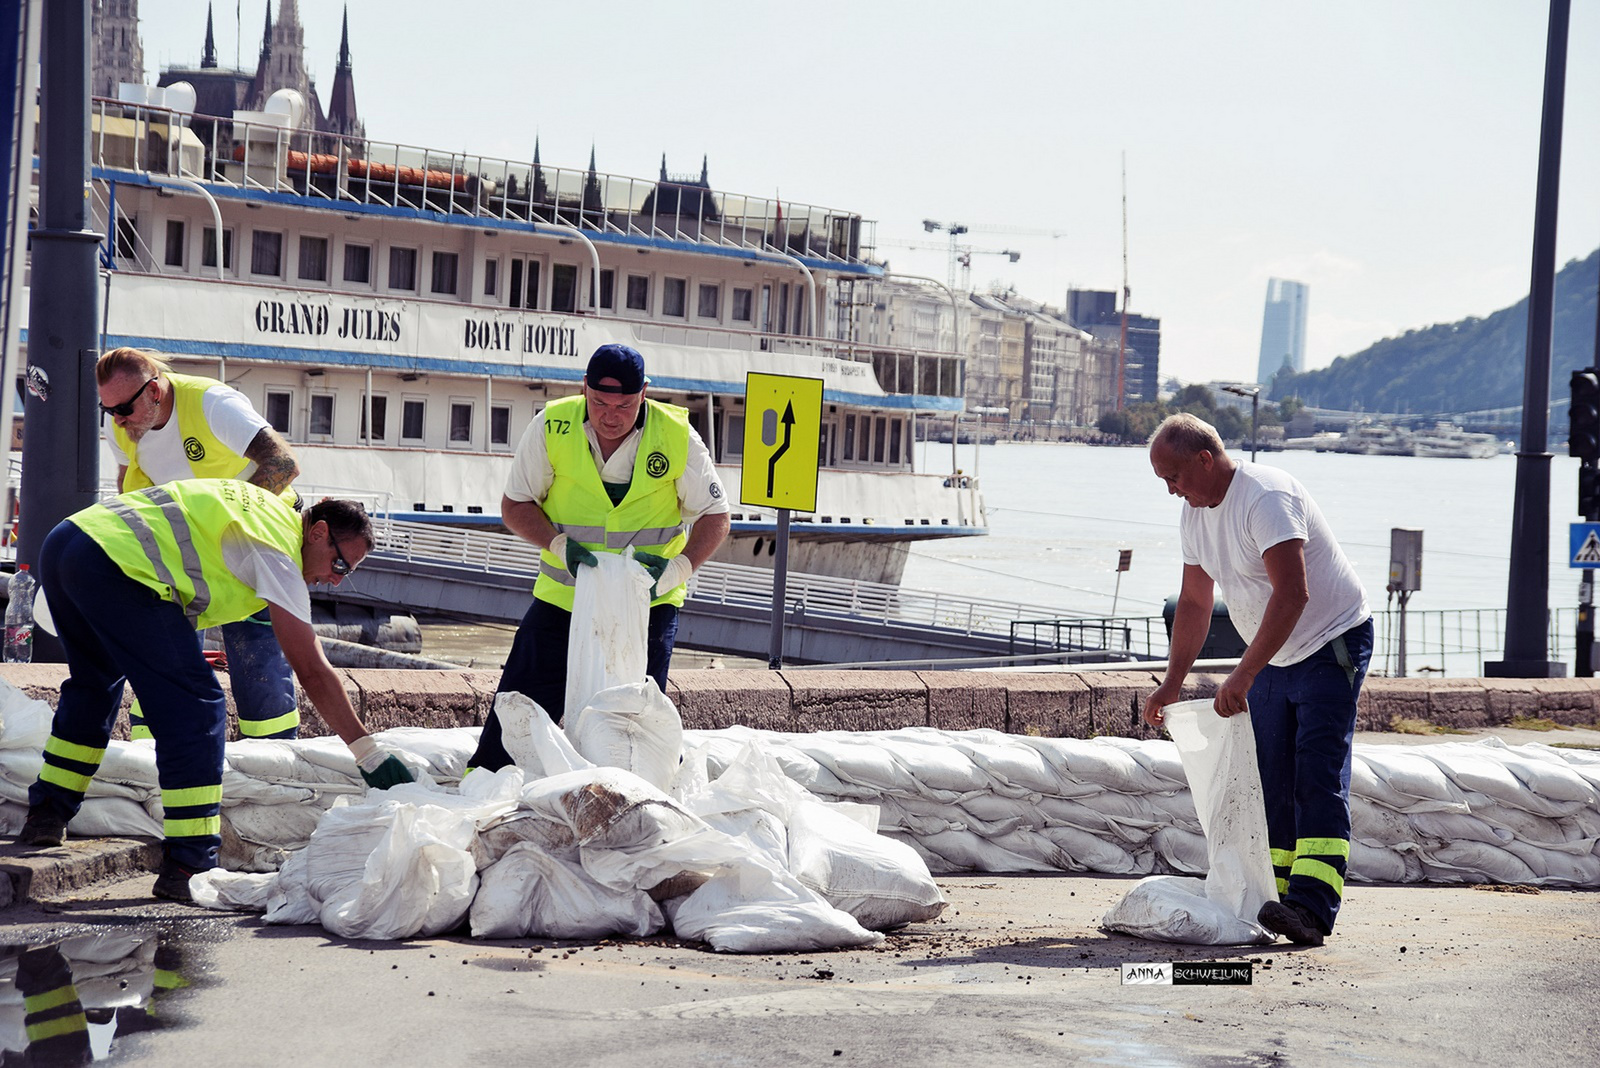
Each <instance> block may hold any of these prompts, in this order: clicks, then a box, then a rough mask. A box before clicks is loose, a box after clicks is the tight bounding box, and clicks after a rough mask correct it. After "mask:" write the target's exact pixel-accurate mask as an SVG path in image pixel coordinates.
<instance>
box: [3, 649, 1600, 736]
mask: <svg viewBox="0 0 1600 1068" xmlns="http://www.w3.org/2000/svg"><path fill="white" fill-rule="evenodd" d="M340 675H341V676H342V677H343V678H344V680H345V689H346V692H348V693H349V695H350V700H351V702H352V703H353V704H354V705H355V708H356V711H357V712H359V713H360V715H361V718H362V719H363V720H364V721H365V722H366V724H367V726H368V727H369V728H370V729H371V730H374V731H379V730H385V729H387V728H389V727H401V726H408V727H470V726H477V725H479V724H481V723H482V722H483V719H484V717H485V716H486V715H487V714H488V712H489V710H490V708H491V707H493V702H494V689H495V684H496V683H497V682H498V681H499V672H497V671H474V670H460V671H396V670H383V669H359V668H347V669H341V670H340ZM65 677H66V667H65V665H61V664H5V665H0V678H3V679H5V680H6V681H8V682H10V683H11V684H12V685H15V686H17V687H19V688H21V689H22V690H23V691H24V692H26V693H28V694H29V695H30V696H33V697H36V698H39V699H42V700H44V701H46V702H48V703H49V704H50V705H52V706H54V704H55V701H56V695H57V692H58V690H59V688H60V685H61V681H62V679H64V678H65ZM219 677H220V678H221V679H222V680H223V689H224V691H226V690H227V688H228V687H227V675H226V672H219ZM1221 678H1222V676H1220V675H1195V676H1192V677H1191V679H1190V680H1189V682H1188V684H1187V685H1185V687H1184V693H1183V696H1184V698H1185V699H1186V700H1187V699H1192V698H1199V697H1206V696H1210V694H1211V693H1213V692H1214V691H1215V689H1216V685H1217V683H1218V682H1220V681H1221ZM1158 679H1159V676H1158V675H1157V674H1155V673H1153V672H1150V671H1131V670H1130V671H1083V672H1048V673H1046V672H1037V673H1031V672H1017V673H1010V672H1004V673H1003V672H972V671H837V670H828V669H815V668H807V669H798V670H786V671H748V670H696V671H682V672H677V673H675V674H674V675H673V676H672V678H671V679H670V680H669V684H668V688H667V689H668V693H667V696H668V697H670V698H671V699H672V700H673V702H674V703H675V704H676V705H677V706H678V709H679V711H680V712H681V713H682V715H683V723H684V726H685V727H690V728H696V729H717V728H721V727H728V726H732V725H734V724H742V725H744V726H748V727H754V728H758V729H763V730H774V731H825V730H857V731H859V730H895V729H898V728H901V727H916V726H929V727H938V728H940V729H943V730H973V729H978V728H987V729H991V730H998V731H1006V732H1009V733H1013V734H1036V735H1042V736H1045V737H1061V738H1091V737H1095V736H1098V735H1125V736H1128V737H1133V738H1142V737H1150V736H1151V731H1150V729H1149V728H1148V727H1146V726H1145V725H1144V723H1143V721H1142V720H1141V719H1140V718H1139V710H1140V709H1141V708H1142V706H1143V704H1144V700H1145V698H1146V697H1147V696H1149V694H1150V693H1151V692H1153V691H1154V690H1155V688H1156V683H1157V681H1158ZM127 700H128V697H127V696H126V695H125V697H124V701H125V702H126V701H127ZM229 701H230V706H231V701H232V699H231V697H230V698H229ZM300 706H301V708H302V709H303V710H304V713H303V714H304V715H305V717H306V722H305V723H304V725H303V726H302V729H301V733H302V735H304V736H308V737H309V736H314V735H319V734H326V733H328V732H327V728H326V727H325V726H324V725H323V724H322V722H321V721H320V720H319V719H317V717H316V715H315V713H313V712H311V702H310V701H309V700H308V699H307V698H306V697H305V695H304V694H303V693H302V694H301V704H300ZM1396 718H1401V719H1407V720H1421V721H1424V722H1430V723H1434V724H1437V725H1439V726H1441V727H1449V728H1474V727H1496V726H1504V725H1506V724H1509V723H1511V722H1512V721H1514V720H1518V719H1533V718H1537V719H1547V720H1552V721H1554V722H1556V723H1559V724H1565V725H1587V724H1592V723H1596V722H1600V679H1587V678H1581V679H1472V678H1461V679H1388V678H1370V679H1368V680H1367V682H1366V685H1365V687H1364V688H1363V690H1362V694H1361V704H1360V711H1359V716H1358V719H1357V728H1358V729H1360V730H1385V729H1388V728H1389V726H1390V724H1391V723H1392V721H1393V720H1395V719H1396ZM126 730H127V727H126V720H125V719H124V720H121V721H120V722H119V726H118V736H119V737H125V736H126ZM233 736H235V737H236V736H237V731H234V732H233Z"/></svg>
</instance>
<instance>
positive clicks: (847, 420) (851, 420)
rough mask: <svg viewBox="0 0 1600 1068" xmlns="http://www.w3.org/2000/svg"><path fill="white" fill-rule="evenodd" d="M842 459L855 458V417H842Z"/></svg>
mask: <svg viewBox="0 0 1600 1068" xmlns="http://www.w3.org/2000/svg"><path fill="white" fill-rule="evenodd" d="M844 458H845V459H846V460H854V459H855V458H856V417H855V416H853V415H847V416H845V417H844Z"/></svg>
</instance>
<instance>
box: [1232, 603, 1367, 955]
mask: <svg viewBox="0 0 1600 1068" xmlns="http://www.w3.org/2000/svg"><path fill="white" fill-rule="evenodd" d="M1371 659H1372V620H1371V619H1368V620H1367V621H1366V622H1365V623H1362V624H1360V625H1358V626H1355V627H1352V628H1351V629H1349V630H1347V631H1345V632H1344V633H1343V634H1340V635H1338V636H1337V637H1335V638H1334V639H1333V640H1332V641H1330V642H1328V643H1327V644H1325V645H1324V646H1323V647H1322V648H1320V649H1318V650H1317V651H1316V652H1314V653H1312V654H1311V655H1310V656H1308V657H1306V658H1305V659H1304V660H1302V661H1300V662H1299V663H1298V664H1290V665H1289V666H1288V667H1275V666H1273V665H1270V664H1269V665H1268V666H1267V667H1265V668H1263V669H1262V670H1261V673H1260V674H1259V675H1257V676H1256V681H1255V683H1254V685H1252V686H1251V687H1250V697H1249V701H1250V725H1251V727H1252V729H1253V730H1254V732H1255V738H1256V763H1257V765H1258V766H1259V768H1260V770H1261V789H1262V792H1263V793H1264V794H1265V795H1266V805H1267V844H1268V846H1269V847H1270V849H1271V851H1272V868H1273V874H1274V875H1275V876H1276V877H1277V882H1278V896H1279V897H1280V898H1282V899H1283V900H1285V901H1292V902H1295V903H1297V904H1300V905H1304V906H1305V907H1306V908H1308V909H1310V910H1311V914H1312V915H1313V916H1315V917H1316V919H1317V923H1318V924H1319V925H1320V926H1321V927H1322V930H1323V932H1324V933H1328V932H1331V931H1332V930H1333V921H1334V919H1335V918H1336V917H1337V916H1338V914H1339V903H1340V901H1341V900H1342V898H1343V896H1344V878H1345V872H1346V870H1347V869H1348V867H1349V863H1350V761H1351V758H1352V755H1353V747H1352V742H1353V740H1354V737H1355V729H1356V698H1357V697H1358V696H1360V693H1361V681H1362V679H1364V678H1365V677H1366V674H1367V663H1368V661H1370V660H1371Z"/></svg>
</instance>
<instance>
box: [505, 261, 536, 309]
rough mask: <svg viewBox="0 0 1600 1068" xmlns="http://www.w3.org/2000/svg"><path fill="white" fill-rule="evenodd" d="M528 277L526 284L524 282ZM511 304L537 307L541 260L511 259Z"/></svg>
mask: <svg viewBox="0 0 1600 1068" xmlns="http://www.w3.org/2000/svg"><path fill="white" fill-rule="evenodd" d="M524 279H526V284H524ZM509 295H510V297H511V306H512V307H513V308H522V307H527V308H537V307H538V306H539V261H538V260H520V259H514V260H512V261H511V291H510V294H509Z"/></svg>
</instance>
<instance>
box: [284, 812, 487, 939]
mask: <svg viewBox="0 0 1600 1068" xmlns="http://www.w3.org/2000/svg"><path fill="white" fill-rule="evenodd" d="M402 789H403V788H401V787H396V788H394V789H391V790H387V791H384V792H383V793H382V794H380V795H378V796H379V798H380V799H379V800H376V801H369V802H367V803H365V804H360V805H344V806H340V807H338V808H335V809H333V810H331V811H330V812H328V813H327V815H325V816H324V817H323V819H322V822H321V823H320V824H319V825H318V826H317V830H316V833H315V834H313V835H312V836H311V841H310V843H308V844H307V846H306V848H305V850H304V855H305V858H306V880H307V881H306V890H307V893H308V894H309V896H310V898H311V899H312V901H314V902H315V903H316V905H317V917H318V920H319V922H320V923H321V924H322V926H323V927H325V928H327V929H328V930H329V931H331V932H332V933H334V934H336V935H339V936H341V937H344V938H371V939H398V938H411V937H415V936H419V935H420V936H423V937H428V936H431V935H436V934H440V933H442V932H444V931H448V930H451V929H453V928H454V927H456V926H457V925H458V924H459V923H460V922H461V920H462V919H463V918H464V917H465V916H466V914H467V909H468V908H469V906H470V905H471V904H472V897H473V895H474V894H475V893H476V892H477V889H478V873H477V867H476V865H475V864H474V863H473V860H472V854H471V853H470V852H469V851H468V850H469V847H470V845H471V842H472V835H473V833H474V831H475V825H474V821H473V819H472V818H470V816H468V815H466V814H464V813H463V812H460V811H452V810H450V809H448V808H445V807H442V806H441V805H438V804H429V803H425V802H424V803H418V802H417V801H413V800H407V799H404V798H403V797H402V796H397V795H399V794H400V791H401V790H402ZM271 916H272V914H271V913H270V912H269V913H268V919H269V921H270V920H271Z"/></svg>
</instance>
